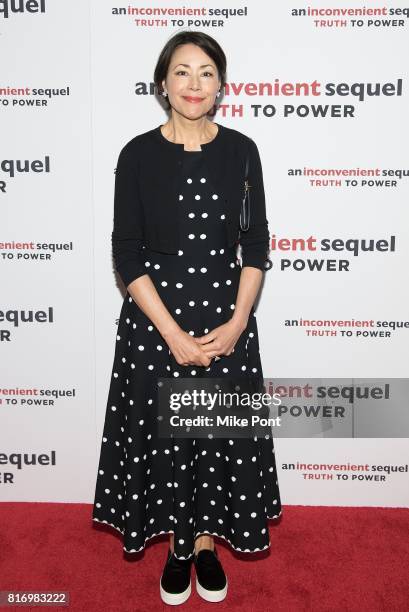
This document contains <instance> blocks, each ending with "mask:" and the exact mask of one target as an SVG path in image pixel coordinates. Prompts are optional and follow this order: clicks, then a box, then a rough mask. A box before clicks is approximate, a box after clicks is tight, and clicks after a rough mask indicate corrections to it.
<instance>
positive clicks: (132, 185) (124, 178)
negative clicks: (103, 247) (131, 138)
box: [112, 145, 147, 287]
mask: <svg viewBox="0 0 409 612" xmlns="http://www.w3.org/2000/svg"><path fill="white" fill-rule="evenodd" d="M143 245H144V236H143V210H142V205H141V202H140V198H139V194H138V174H137V162H136V161H135V159H132V157H131V153H130V151H129V148H128V147H127V145H125V146H124V147H123V149H122V150H121V152H120V154H119V157H118V163H117V166H116V175H115V196H114V224H113V231H112V253H113V257H114V262H115V269H116V270H117V272H118V274H119V275H120V277H121V279H122V281H123V282H124V284H125V286H126V287H127V286H128V285H129V284H130V283H131V282H132V281H133V280H135V279H136V278H138V277H139V276H142V275H143V274H146V273H147V272H146V268H145V265H144V263H143V258H142V252H141V251H142V247H143Z"/></svg>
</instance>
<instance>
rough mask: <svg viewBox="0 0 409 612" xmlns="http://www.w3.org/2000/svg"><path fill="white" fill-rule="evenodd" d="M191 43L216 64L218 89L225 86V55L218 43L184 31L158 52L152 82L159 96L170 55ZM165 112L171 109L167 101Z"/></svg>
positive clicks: (161, 91) (196, 33) (200, 33)
mask: <svg viewBox="0 0 409 612" xmlns="http://www.w3.org/2000/svg"><path fill="white" fill-rule="evenodd" d="M189 43H192V44H194V45H197V46H198V47H200V48H201V49H202V50H203V51H204V52H205V53H206V54H207V55H208V56H209V57H210V58H211V59H212V60H213V61H214V63H215V64H216V68H217V72H218V76H219V79H220V89H222V88H223V87H224V86H225V84H226V66H227V61H226V55H225V54H224V51H223V49H222V48H221V46H220V45H219V43H218V42H217V41H216V40H215V39H214V38H212V36H209V35H208V34H205V33H204V32H192V31H189V30H184V31H182V32H178V33H177V34H175V35H174V36H172V38H170V39H169V40H168V42H167V43H166V44H165V46H164V47H163V49H162V51H161V52H160V55H159V58H158V61H157V63H156V67H155V71H154V75H153V80H154V84H155V86H156V89H157V91H158V93H159V95H162V93H163V87H162V81H163V80H164V79H166V76H167V74H168V70H169V64H170V62H171V59H172V55H173V53H174V51H175V50H176V48H177V47H179V46H180V45H186V44H189ZM166 103H167V110H169V109H170V108H171V105H170V104H169V100H168V99H166Z"/></svg>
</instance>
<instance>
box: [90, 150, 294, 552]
mask: <svg viewBox="0 0 409 612" xmlns="http://www.w3.org/2000/svg"><path fill="white" fill-rule="evenodd" d="M222 202H223V200H222V198H220V199H219V198H218V194H217V191H216V190H215V188H214V185H213V184H212V182H211V177H210V176H209V173H208V170H207V167H206V165H205V163H204V159H203V155H202V152H201V151H185V152H184V166H183V173H182V182H181V184H180V191H179V202H178V206H179V209H178V219H179V231H180V239H181V243H180V250H179V252H178V253H177V254H168V253H161V252H158V251H152V250H150V249H148V248H144V249H143V251H142V253H143V257H144V263H145V267H146V271H147V273H148V274H149V276H150V278H151V279H152V282H153V283H154V285H155V287H156V289H157V291H158V293H159V295H160V297H161V299H162V301H163V302H164V304H165V306H166V307H167V309H168V310H169V312H170V313H171V315H172V316H173V317H174V319H175V320H176V321H177V323H178V324H179V325H180V327H181V328H182V329H183V330H184V331H186V332H187V333H189V334H190V335H192V336H196V337H198V336H202V335H204V334H206V333H208V332H209V331H211V330H213V329H214V328H215V327H217V326H219V325H221V324H223V323H225V322H227V321H228V320H229V319H230V318H231V316H232V314H233V312H232V311H233V310H234V307H235V299H236V296H237V291H238V287H239V281H240V272H241V267H240V263H239V261H238V259H237V256H236V249H235V247H230V248H229V247H228V246H227V228H226V224H225V211H224V210H223V208H222ZM161 377H165V378H167V379H171V378H174V379H176V378H177V377H181V378H186V379H187V378H189V379H204V378H206V379H210V378H213V377H216V378H219V379H229V378H230V379H234V378H237V377H239V378H242V377H252V378H253V379H258V380H259V381H262V380H263V371H262V365H261V360H260V352H259V339H258V330H257V321H256V315H255V312H254V309H253V308H252V309H251V312H250V316H249V319H248V324H247V327H246V329H245V330H244V331H243V333H242V334H241V335H240V337H239V339H238V341H237V343H236V345H235V347H234V350H233V352H232V353H231V354H230V355H222V356H220V358H219V359H218V360H214V359H212V361H211V363H210V365H209V366H208V367H205V366H193V365H189V366H183V365H179V364H178V363H177V361H176V359H175V358H174V356H173V354H172V353H171V352H170V349H169V347H168V346H167V344H166V342H165V341H164V339H163V337H162V336H161V334H160V333H159V331H158V329H157V328H156V327H155V326H154V325H153V323H152V322H151V321H150V319H149V318H148V317H147V316H146V315H145V314H144V312H143V311H142V310H141V309H140V308H139V307H138V305H137V304H136V303H135V302H134V300H133V299H132V297H131V296H130V294H129V293H128V292H127V294H126V295H125V298H124V301H123V304H122V308H121V312H120V318H119V324H118V329H117V335H116V345H115V355H114V361H113V366H112V375H111V380H110V387H109V393H108V400H107V406H106V413H105V423H104V429H103V436H102V441H101V447H100V458H99V466H98V473H97V478H96V487H95V499H94V505H93V516H92V518H93V520H94V521H97V522H101V523H106V524H108V525H110V526H111V527H113V528H115V529H117V530H118V531H119V532H120V533H121V534H122V537H123V548H124V550H125V551H127V552H130V553H132V552H138V551H140V550H142V549H143V548H144V547H145V545H146V542H147V541H148V540H149V539H151V538H153V537H154V536H155V535H159V534H163V533H174V549H175V555H176V557H178V558H179V559H187V558H189V557H191V556H192V555H193V553H194V540H195V538H196V537H197V536H198V535H201V534H211V535H215V536H219V537H221V538H223V539H224V540H225V541H226V542H228V543H229V545H230V546H231V547H232V548H233V549H235V550H237V551H241V552H256V551H261V550H264V549H266V548H268V547H269V546H270V539H269V531H268V522H267V521H268V519H272V518H274V519H275V518H278V517H279V516H280V514H281V512H282V509H281V499H280V491H279V484H278V476H277V470H276V462H275V454H274V443H273V436H272V433H271V428H270V433H267V434H266V435H263V436H251V437H228V436H227V437H214V438H211V437H196V438H195V437H190V438H187V437H186V438H172V437H163V436H160V435H158V405H157V404H158V384H160V383H159V382H158V379H160V378H161Z"/></svg>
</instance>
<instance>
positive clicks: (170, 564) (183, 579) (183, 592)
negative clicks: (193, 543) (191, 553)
mask: <svg viewBox="0 0 409 612" xmlns="http://www.w3.org/2000/svg"><path fill="white" fill-rule="evenodd" d="M192 561H193V557H190V559H177V558H176V557H175V555H174V554H173V553H172V552H171V550H170V548H169V549H168V556H167V559H166V563H165V566H164V568H163V572H162V575H161V578H160V596H161V598H162V601H164V602H165V603H167V604H170V605H171V606H177V605H178V604H182V603H184V602H185V601H186V600H187V599H188V598H189V596H190V594H191V592H192V585H191V581H190V568H191V566H192Z"/></svg>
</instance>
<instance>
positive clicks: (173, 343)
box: [166, 318, 246, 367]
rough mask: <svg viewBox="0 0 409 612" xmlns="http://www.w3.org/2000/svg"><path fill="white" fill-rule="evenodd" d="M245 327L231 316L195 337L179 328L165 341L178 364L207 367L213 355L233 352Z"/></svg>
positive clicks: (217, 355)
mask: <svg viewBox="0 0 409 612" xmlns="http://www.w3.org/2000/svg"><path fill="white" fill-rule="evenodd" d="M245 328H246V325H244V324H243V323H240V322H239V321H237V320H235V319H233V318H232V319H230V320H229V321H227V322H226V323H222V325H218V326H217V327H215V328H214V329H212V330H211V331H210V332H208V333H207V334H205V335H204V336H198V337H197V338H195V337H194V336H191V335H190V334H188V333H187V332H185V331H184V330H183V329H182V328H179V329H177V330H176V331H174V332H172V333H171V334H170V335H169V337H168V338H167V339H166V342H167V344H168V346H169V348H170V350H171V352H172V354H173V355H174V357H175V359H176V361H177V363H178V364H179V365H184V366H186V365H198V366H205V367H208V366H209V364H210V362H211V360H212V359H213V358H214V357H220V356H221V355H230V354H231V353H232V352H233V350H234V347H235V345H236V343H237V340H238V339H239V337H240V336H241V334H242V333H243V331H244V329H245Z"/></svg>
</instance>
